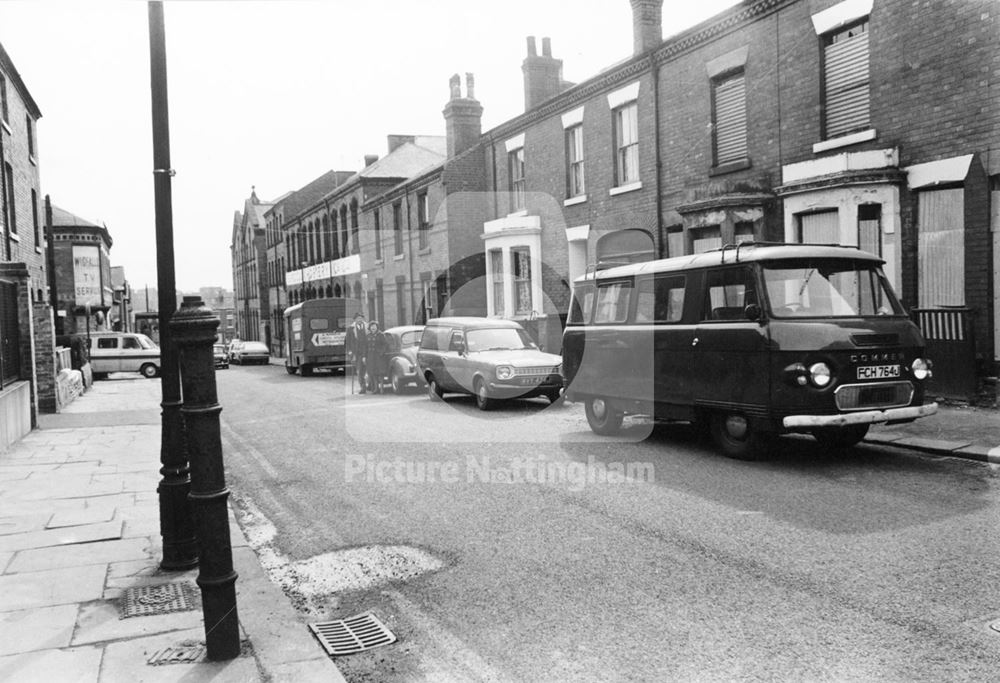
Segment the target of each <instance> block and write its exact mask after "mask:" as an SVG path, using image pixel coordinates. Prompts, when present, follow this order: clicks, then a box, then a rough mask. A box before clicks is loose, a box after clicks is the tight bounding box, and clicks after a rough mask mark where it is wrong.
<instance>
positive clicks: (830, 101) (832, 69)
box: [824, 32, 870, 138]
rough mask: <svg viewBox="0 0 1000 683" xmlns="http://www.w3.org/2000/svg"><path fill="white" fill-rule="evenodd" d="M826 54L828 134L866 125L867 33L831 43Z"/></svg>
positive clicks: (867, 108) (836, 134) (867, 95)
mask: <svg viewBox="0 0 1000 683" xmlns="http://www.w3.org/2000/svg"><path fill="white" fill-rule="evenodd" d="M825 57H826V59H825V70H824V76H825V79H826V137H827V138H832V137H836V136H838V135H843V134H845V133H850V132H852V131H855V130H862V129H864V128H867V127H868V126H869V121H870V107H869V93H868V33H867V32H866V33H862V34H861V35H858V36H854V37H853V38H848V39H846V40H843V41H840V42H837V43H833V44H831V45H828V46H827V47H826V52H825Z"/></svg>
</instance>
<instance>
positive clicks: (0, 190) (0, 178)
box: [0, 133, 10, 261]
mask: <svg viewBox="0 0 1000 683" xmlns="http://www.w3.org/2000/svg"><path fill="white" fill-rule="evenodd" d="M5 158H6V157H4V154H3V133H0V217H2V218H3V222H4V225H3V236H4V240H3V241H4V261H10V224H9V223H8V220H9V216H10V213H9V212H8V211H7V171H6V170H5V169H6V164H4V159H5Z"/></svg>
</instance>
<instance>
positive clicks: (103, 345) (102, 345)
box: [97, 337, 118, 349]
mask: <svg viewBox="0 0 1000 683" xmlns="http://www.w3.org/2000/svg"><path fill="white" fill-rule="evenodd" d="M97 348H99V349H117V348H118V337H98V338H97Z"/></svg>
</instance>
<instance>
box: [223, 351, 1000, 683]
mask: <svg viewBox="0 0 1000 683" xmlns="http://www.w3.org/2000/svg"><path fill="white" fill-rule="evenodd" d="M217 377H218V383H219V397H220V402H221V403H222V405H223V408H224V410H223V413H222V423H223V429H222V431H223V438H224V448H225V457H226V463H227V476H228V483H229V485H230V487H231V488H232V489H233V492H234V496H233V499H234V507H236V509H237V511H238V515H239V516H240V517H241V522H242V523H243V524H244V527H245V528H246V529H247V530H248V537H250V541H251V544H256V547H257V550H258V554H259V555H260V557H261V560H262V562H263V563H264V565H265V568H268V569H269V570H270V571H271V572H272V577H274V578H275V580H277V581H279V582H284V583H285V585H286V587H287V588H288V590H289V593H290V595H291V596H292V598H293V602H295V604H296V605H297V607H299V608H300V610H301V613H302V614H303V619H304V620H306V621H315V620H321V619H328V618H342V617H346V616H350V615H353V614H356V613H359V612H362V611H366V610H372V611H373V612H374V613H375V614H376V615H377V616H378V617H379V618H380V619H382V620H383V621H384V622H385V624H386V625H387V626H388V627H389V628H390V629H391V630H392V631H393V632H394V633H395V634H396V635H397V636H398V637H399V640H398V642H396V643H395V644H392V645H388V646H385V647H381V648H378V649H374V650H371V651H370V652H366V653H361V654H357V655H352V656H349V657H344V658H339V659H337V665H338V667H339V668H340V669H341V671H342V672H343V674H344V675H345V677H346V678H347V679H348V680H358V681H360V680H371V681H413V680H433V681H439V680H497V681H526V680H555V681H558V680H574V681H615V680H761V679H780V680H789V679H790V680H803V679H807V680H845V679H849V680H869V679H883V680H890V681H893V680H907V681H912V680H927V681H941V680H987V679H991V678H994V677H995V675H996V671H997V670H998V665H1000V633H998V632H997V631H994V630H993V629H991V628H990V624H991V622H993V621H994V620H997V619H1000V598H998V596H997V591H996V588H995V587H996V585H997V584H998V579H1000V571H998V568H997V559H998V556H1000V555H998V549H1000V538H998V532H997V529H998V521H1000V520H998V504H997V496H996V492H997V488H998V479H997V473H996V470H995V466H994V465H990V464H986V463H978V462H971V461H966V460H958V459H952V458H940V459H939V458H929V457H925V456H921V455H918V454H914V453H912V452H908V451H904V450H900V449H892V448H882V447H872V446H868V445H865V446H860V447H858V448H856V449H853V450H849V451H845V452H841V453H830V452H825V451H823V450H821V449H820V448H818V447H817V446H816V445H815V444H814V443H813V442H812V441H811V440H809V439H805V438H803V439H794V438H786V439H782V440H781V444H780V445H779V446H778V447H777V448H776V450H775V452H774V453H773V454H772V455H771V458H770V459H769V460H768V461H766V462H763V463H742V462H737V461H732V460H728V459H726V458H724V457H722V456H719V455H717V454H716V453H715V452H714V450H713V449H712V447H711V445H710V444H708V443H705V442H703V441H701V440H700V439H699V438H698V437H697V435H695V434H694V433H693V432H692V430H690V429H687V428H685V427H683V426H677V427H670V428H656V429H655V430H651V428H650V427H649V426H648V425H644V424H633V425H632V426H631V427H630V428H629V429H628V430H627V432H626V434H625V436H624V437H623V438H621V439H608V438H604V437H598V436H596V435H593V434H592V433H591V432H590V430H589V428H588V427H587V425H586V420H585V418H584V416H583V410H582V407H581V406H579V405H574V404H569V405H565V406H560V405H557V406H553V407H548V406H547V404H546V402H545V401H544V399H537V400H532V401H524V402H519V403H516V404H511V405H507V406H503V407H501V408H499V409H498V410H496V411H494V412H489V413H481V412H479V411H477V410H476V409H475V406H474V403H473V402H472V400H471V399H470V398H465V397H459V396H454V397H452V396H449V397H447V399H446V401H445V402H443V403H441V402H432V401H431V400H429V399H428V398H427V397H426V396H425V395H424V394H422V393H419V392H414V393H412V394H408V395H405V396H393V395H375V396H372V395H366V396H356V395H354V396H352V395H351V394H350V382H349V380H345V378H343V377H340V376H337V377H329V376H317V377H314V378H301V377H297V376H295V377H293V376H288V375H286V374H285V372H284V370H283V369H282V368H280V367H275V366H269V367H246V368H241V367H234V368H231V369H230V370H228V371H221V372H218V373H217ZM619 472H621V473H624V474H625V475H632V476H633V480H630V481H621V477H619V476H618V475H619Z"/></svg>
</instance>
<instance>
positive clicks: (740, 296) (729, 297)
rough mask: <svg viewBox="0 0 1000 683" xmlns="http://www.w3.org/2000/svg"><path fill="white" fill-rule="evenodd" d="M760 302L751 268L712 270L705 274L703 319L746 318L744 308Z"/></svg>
mask: <svg viewBox="0 0 1000 683" xmlns="http://www.w3.org/2000/svg"><path fill="white" fill-rule="evenodd" d="M756 303H758V300H757V290H756V286H755V285H754V279H753V271H752V270H750V269H749V268H726V269H724V270H712V271H709V272H708V273H706V275H705V303H704V306H703V310H702V320H745V319H746V316H745V315H744V313H743V311H744V309H745V308H746V307H747V306H748V305H750V304H756Z"/></svg>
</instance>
